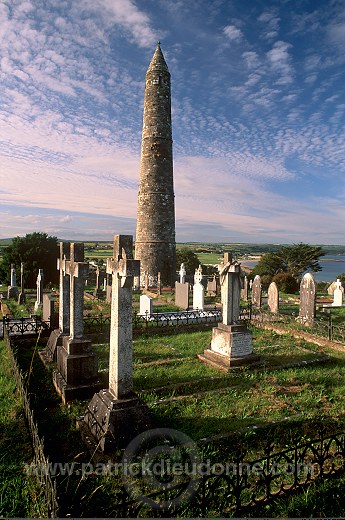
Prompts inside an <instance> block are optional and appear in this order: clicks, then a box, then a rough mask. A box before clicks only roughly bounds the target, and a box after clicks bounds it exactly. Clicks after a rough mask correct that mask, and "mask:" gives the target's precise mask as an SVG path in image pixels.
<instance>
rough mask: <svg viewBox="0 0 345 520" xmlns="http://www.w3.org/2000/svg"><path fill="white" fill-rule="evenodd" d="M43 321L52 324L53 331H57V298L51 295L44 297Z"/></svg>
mask: <svg viewBox="0 0 345 520" xmlns="http://www.w3.org/2000/svg"><path fill="white" fill-rule="evenodd" d="M42 319H43V321H45V322H49V323H50V328H51V329H55V327H57V326H58V323H59V316H58V313H57V312H56V311H55V297H54V296H52V295H51V294H44V295H43V304H42Z"/></svg>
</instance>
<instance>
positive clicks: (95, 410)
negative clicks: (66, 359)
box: [78, 390, 154, 453]
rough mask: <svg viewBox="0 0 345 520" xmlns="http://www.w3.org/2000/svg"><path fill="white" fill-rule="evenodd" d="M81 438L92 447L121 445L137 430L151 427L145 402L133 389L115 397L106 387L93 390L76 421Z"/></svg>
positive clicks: (108, 449)
mask: <svg viewBox="0 0 345 520" xmlns="http://www.w3.org/2000/svg"><path fill="white" fill-rule="evenodd" d="M78 426H79V429H80V431H81V434H82V437H83V440H84V442H86V443H87V444H88V445H89V446H90V447H92V449H93V451H95V449H94V448H96V449H97V450H98V451H101V452H102V453H109V452H111V451H115V450H116V449H119V448H125V447H127V446H128V444H129V443H130V441H131V440H132V439H134V438H135V437H136V436H137V435H139V434H140V433H142V432H144V431H147V430H150V429H152V428H153V427H154V424H153V420H152V417H151V415H150V411H149V409H148V407H147V405H146V404H145V403H144V402H143V401H141V400H140V399H139V398H138V397H137V395H136V394H135V393H134V392H133V393H131V394H129V395H128V397H126V398H122V399H116V398H115V397H114V395H113V394H112V393H111V392H110V391H109V390H101V391H100V392H98V393H97V394H95V395H94V396H93V398H92V400H91V402H90V404H89V405H88V407H87V410H86V412H85V415H84V417H82V418H81V420H80V421H79V423H78Z"/></svg>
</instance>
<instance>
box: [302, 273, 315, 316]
mask: <svg viewBox="0 0 345 520" xmlns="http://www.w3.org/2000/svg"><path fill="white" fill-rule="evenodd" d="M315 307H316V286H315V280H314V277H313V275H312V274H311V273H306V274H305V275H304V276H303V278H302V280H301V284H300V305H299V319H300V321H302V322H303V323H305V324H307V325H311V324H312V323H313V321H314V318H315Z"/></svg>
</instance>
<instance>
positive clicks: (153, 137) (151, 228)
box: [135, 44, 176, 287]
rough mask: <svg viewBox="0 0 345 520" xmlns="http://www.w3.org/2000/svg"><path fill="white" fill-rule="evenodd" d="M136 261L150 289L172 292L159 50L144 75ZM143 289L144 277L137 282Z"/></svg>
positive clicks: (168, 163) (166, 109)
mask: <svg viewBox="0 0 345 520" xmlns="http://www.w3.org/2000/svg"><path fill="white" fill-rule="evenodd" d="M135 258H136V259H138V260H140V271H141V275H143V274H144V273H147V274H148V277H149V280H148V286H150V287H156V286H157V274H158V272H160V273H161V277H162V283H163V284H164V285H168V286H171V287H173V286H174V283H175V272H176V244H175V204H174V187H173V156H172V130H171V94H170V73H169V70H168V67H167V64H166V62H165V60H164V57H163V54H162V51H161V48H160V45H159V44H158V45H157V49H156V51H155V53H154V56H153V58H152V61H151V63H150V66H149V68H148V70H147V73H146V86H145V99H144V117H143V131H142V144H141V162H140V182H139V192H138V211H137V229H136V240H135ZM140 279H141V284H142V285H143V282H144V278H143V276H141V277H140Z"/></svg>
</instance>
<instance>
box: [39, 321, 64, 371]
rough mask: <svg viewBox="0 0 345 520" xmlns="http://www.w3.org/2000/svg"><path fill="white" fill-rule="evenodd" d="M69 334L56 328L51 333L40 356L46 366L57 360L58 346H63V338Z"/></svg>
mask: <svg viewBox="0 0 345 520" xmlns="http://www.w3.org/2000/svg"><path fill="white" fill-rule="evenodd" d="M68 336H69V335H68V334H67V333H66V332H61V330H60V329H55V330H53V331H52V332H51V333H50V336H49V339H48V342H47V345H46V347H45V348H44V349H43V350H41V351H40V352H39V356H40V358H41V360H42V362H43V364H44V365H45V366H46V367H48V366H49V365H50V364H51V363H53V361H56V352H57V347H58V346H62V345H63V338H64V337H68Z"/></svg>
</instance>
